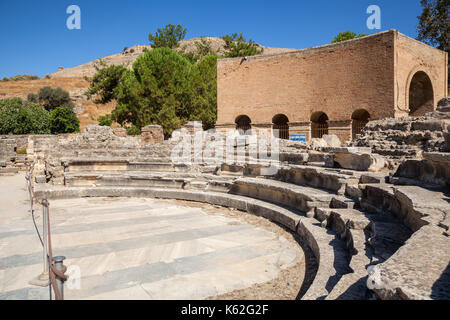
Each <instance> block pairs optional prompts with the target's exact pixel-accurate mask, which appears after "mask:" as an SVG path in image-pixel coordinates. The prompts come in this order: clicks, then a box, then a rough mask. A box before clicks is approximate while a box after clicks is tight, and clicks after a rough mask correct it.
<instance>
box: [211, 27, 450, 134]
mask: <svg viewBox="0 0 450 320" xmlns="http://www.w3.org/2000/svg"><path fill="white" fill-rule="evenodd" d="M447 64H448V55H447V53H446V52H444V51H440V50H437V49H434V48H432V47H430V46H427V45H425V44H423V43H421V42H419V41H416V40H414V39H411V38H408V37H406V36H404V35H402V34H400V33H399V32H398V31H396V30H390V31H386V32H382V33H378V34H375V35H371V36H368V37H364V38H360V39H355V40H350V41H346V42H341V43H337V44H331V45H325V46H321V47H315V48H310V49H304V50H298V51H295V52H290V53H283V54H276V55H271V56H254V57H248V58H247V59H242V58H234V59H223V60H219V62H218V66H217V76H218V81H217V86H218V119H217V127H218V128H234V127H235V120H236V118H237V117H238V116H240V115H247V116H249V117H250V119H251V121H252V126H253V127H270V125H271V124H272V118H273V117H274V116H275V115H277V114H284V115H286V116H287V117H288V119H289V124H290V132H291V133H306V134H307V135H308V137H309V135H310V131H309V130H310V129H309V128H310V120H311V115H312V114H313V113H315V112H319V111H322V112H325V113H326V114H327V116H328V118H329V122H328V125H329V133H332V134H336V135H338V136H339V137H340V138H341V140H349V139H350V138H351V118H352V114H353V112H354V111H356V110H359V109H365V110H367V111H368V112H369V114H370V119H371V120H375V119H382V118H386V117H399V116H405V115H407V112H405V111H404V110H405V109H406V110H407V109H408V108H406V106H407V105H408V104H409V101H408V100H409V85H410V82H411V79H412V77H413V76H414V74H415V73H416V72H418V71H424V72H425V73H426V74H427V75H428V77H429V78H430V80H431V83H432V87H433V92H434V109H436V104H437V101H439V100H440V99H441V98H443V97H445V96H446V95H447V90H448V89H447Z"/></svg>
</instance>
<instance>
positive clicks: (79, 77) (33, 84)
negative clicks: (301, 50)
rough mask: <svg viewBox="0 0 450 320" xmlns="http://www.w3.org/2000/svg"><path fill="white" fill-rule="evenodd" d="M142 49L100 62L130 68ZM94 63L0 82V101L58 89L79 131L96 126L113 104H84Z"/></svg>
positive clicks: (184, 45)
mask: <svg viewBox="0 0 450 320" xmlns="http://www.w3.org/2000/svg"><path fill="white" fill-rule="evenodd" d="M205 39H206V40H208V41H209V42H210V43H211V48H212V49H213V50H215V51H217V52H219V53H221V54H222V53H223V52H224V48H223V47H224V45H225V41H223V40H222V39H220V38H214V37H209V38H205ZM196 41H200V38H193V39H189V40H183V41H180V46H179V48H178V50H185V51H186V52H192V51H194V50H195V49H196V46H195V42H196ZM144 48H147V49H149V50H151V46H149V45H148V46H146V45H137V46H134V47H131V48H129V49H128V50H126V51H125V52H121V53H117V54H113V55H110V56H107V57H104V58H102V59H103V60H104V61H105V63H106V64H107V65H119V64H122V65H128V66H129V67H131V65H132V64H133V62H134V61H135V60H136V58H137V57H138V56H139V55H140V54H142V53H143V50H144ZM263 48H264V52H263V55H266V54H276V53H282V52H287V51H293V50H295V49H280V48H268V47H263ZM96 61H98V60H94V61H91V62H88V63H85V64H82V65H79V66H76V67H73V68H67V69H66V68H64V69H62V70H58V71H57V72H55V73H52V74H50V75H49V77H50V78H49V79H38V80H23V81H0V99H3V98H10V97H21V98H23V99H26V98H27V95H28V94H29V93H37V92H38V91H39V89H40V88H42V87H45V86H50V87H53V88H57V87H61V88H62V89H64V90H66V91H68V92H69V94H70V96H71V97H72V99H73V101H74V103H75V106H76V108H75V113H76V114H77V116H78V118H79V119H80V124H81V128H82V129H83V128H84V127H86V126H87V125H88V124H96V123H97V120H96V119H97V117H98V116H100V115H104V114H107V113H110V112H111V111H112V110H113V109H114V107H115V102H111V103H108V104H106V105H96V104H94V103H93V102H91V101H87V100H86V96H85V95H84V93H85V92H86V90H87V88H88V86H89V83H88V82H87V81H86V80H84V77H85V76H88V77H91V76H93V75H94V74H95V72H96V71H95V68H94V63H95V62H96Z"/></svg>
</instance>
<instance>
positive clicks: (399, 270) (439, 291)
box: [367, 225, 450, 300]
mask: <svg viewBox="0 0 450 320" xmlns="http://www.w3.org/2000/svg"><path fill="white" fill-rule="evenodd" d="M449 248H450V237H448V236H445V235H444V234H443V233H442V228H439V227H437V226H433V225H426V226H423V227H422V228H421V229H420V230H418V231H417V232H415V233H414V234H413V235H412V236H411V238H410V239H409V240H408V241H407V242H406V243H405V245H403V246H402V247H400V248H399V249H398V250H397V252H395V253H394V254H393V255H392V256H391V257H390V258H389V259H388V260H386V261H385V262H383V263H381V264H378V265H376V266H375V267H374V268H373V269H372V270H371V272H370V273H369V278H368V281H367V285H368V287H369V289H371V290H373V291H374V292H375V293H376V294H377V295H378V296H379V297H381V298H382V299H402V300H430V299H434V300H448V299H449V297H450V267H449V266H450V250H449Z"/></svg>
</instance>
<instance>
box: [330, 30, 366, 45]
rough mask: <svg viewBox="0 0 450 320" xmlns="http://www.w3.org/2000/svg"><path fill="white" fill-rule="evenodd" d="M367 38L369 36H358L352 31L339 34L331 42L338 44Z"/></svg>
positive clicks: (362, 34)
mask: <svg viewBox="0 0 450 320" xmlns="http://www.w3.org/2000/svg"><path fill="white" fill-rule="evenodd" d="M365 36H367V34H365V33H360V34H356V33H355V32H352V31H344V32H339V34H338V35H337V36H335V37H334V39H333V40H332V41H331V43H337V42H342V41H347V40H352V39H357V38H361V37H365Z"/></svg>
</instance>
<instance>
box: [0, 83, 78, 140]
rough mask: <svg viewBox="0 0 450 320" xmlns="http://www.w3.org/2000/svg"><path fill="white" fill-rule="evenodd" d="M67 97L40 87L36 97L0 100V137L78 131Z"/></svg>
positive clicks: (66, 93)
mask: <svg viewBox="0 0 450 320" xmlns="http://www.w3.org/2000/svg"><path fill="white" fill-rule="evenodd" d="M72 107H73V103H72V101H71V100H70V96H69V93H68V92H66V91H64V90H62V89H60V88H58V89H52V88H50V87H44V88H42V89H41V90H40V91H39V94H29V95H28V99H27V101H22V99H20V98H10V99H1V100H0V114H1V115H2V116H1V117H0V134H49V133H69V132H78V131H79V130H80V122H79V120H78V118H77V117H76V115H75V113H74V112H73V110H72Z"/></svg>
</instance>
